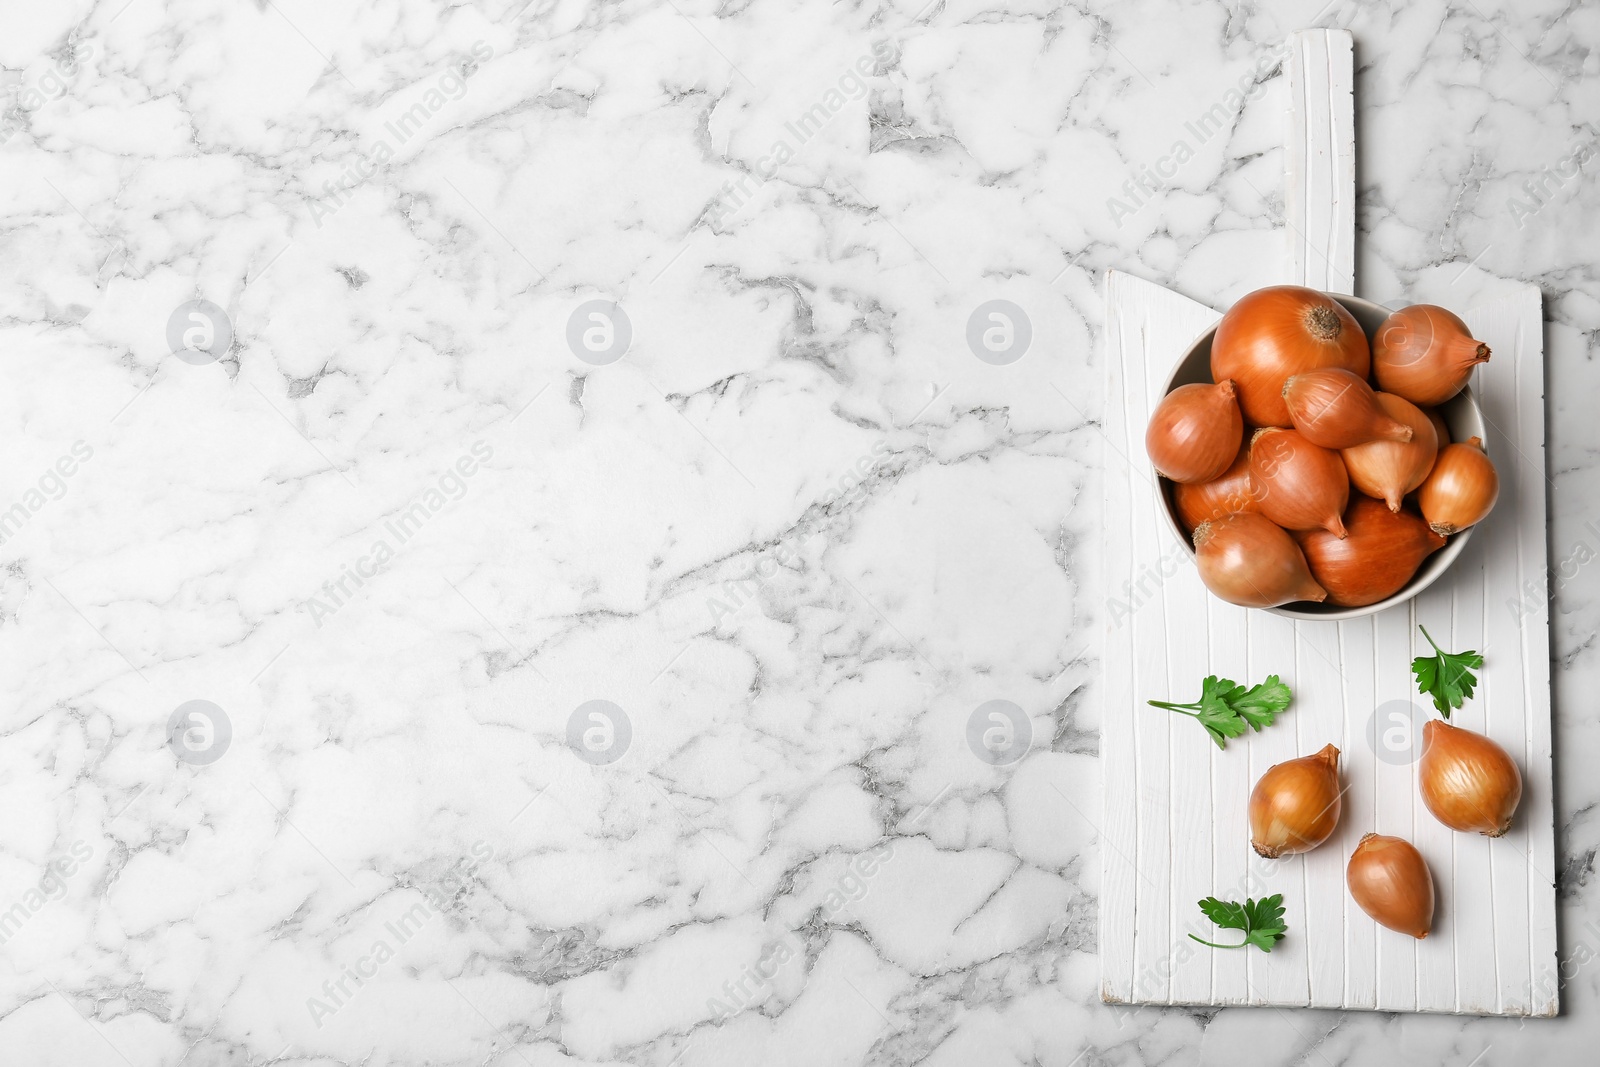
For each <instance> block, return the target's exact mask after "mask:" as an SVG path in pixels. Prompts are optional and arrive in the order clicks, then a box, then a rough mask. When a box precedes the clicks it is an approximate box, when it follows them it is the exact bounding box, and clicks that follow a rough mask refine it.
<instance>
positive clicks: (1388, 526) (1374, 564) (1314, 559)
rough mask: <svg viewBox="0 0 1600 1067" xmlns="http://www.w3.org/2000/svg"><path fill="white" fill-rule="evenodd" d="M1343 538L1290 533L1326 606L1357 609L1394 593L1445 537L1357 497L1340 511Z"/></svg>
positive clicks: (1409, 516) (1402, 513)
mask: <svg viewBox="0 0 1600 1067" xmlns="http://www.w3.org/2000/svg"><path fill="white" fill-rule="evenodd" d="M1344 528H1345V532H1346V536H1345V537H1343V538H1339V537H1335V536H1334V535H1333V534H1331V533H1328V532H1327V531H1326V530H1307V531H1305V532H1302V533H1298V534H1296V535H1295V540H1296V541H1298V542H1300V551H1302V552H1304V553H1305V556H1306V565H1307V566H1309V567H1310V568H1311V576H1312V577H1313V578H1315V579H1316V580H1317V584H1318V585H1320V586H1322V588H1324V589H1326V590H1327V591H1328V600H1327V602H1328V603H1329V604H1338V605H1339V606H1340V607H1346V608H1358V607H1362V606H1364V605H1367V604H1376V603H1377V602H1378V601H1380V600H1383V599H1386V598H1387V597H1391V596H1393V595H1394V594H1396V593H1398V592H1399V591H1400V590H1401V589H1402V588H1404V587H1405V584H1406V583H1407V582H1409V581H1410V580H1411V576H1412V575H1413V574H1416V573H1417V568H1418V567H1420V566H1422V561H1423V560H1425V559H1427V558H1428V557H1429V556H1430V555H1432V554H1433V553H1435V552H1437V551H1438V550H1439V549H1441V548H1443V547H1444V546H1445V539H1444V538H1443V537H1441V536H1440V535H1439V534H1437V533H1435V532H1433V531H1432V530H1430V529H1428V524H1427V523H1425V522H1423V521H1422V520H1421V519H1420V518H1418V517H1417V516H1415V515H1413V514H1412V513H1411V512H1409V511H1390V510H1389V509H1388V507H1386V506H1385V505H1384V503H1383V501H1381V500H1374V499H1372V498H1371V497H1370V496H1362V495H1361V494H1359V493H1357V494H1356V496H1355V498H1354V499H1353V500H1351V501H1350V507H1349V508H1348V509H1347V510H1346V511H1345V513H1344Z"/></svg>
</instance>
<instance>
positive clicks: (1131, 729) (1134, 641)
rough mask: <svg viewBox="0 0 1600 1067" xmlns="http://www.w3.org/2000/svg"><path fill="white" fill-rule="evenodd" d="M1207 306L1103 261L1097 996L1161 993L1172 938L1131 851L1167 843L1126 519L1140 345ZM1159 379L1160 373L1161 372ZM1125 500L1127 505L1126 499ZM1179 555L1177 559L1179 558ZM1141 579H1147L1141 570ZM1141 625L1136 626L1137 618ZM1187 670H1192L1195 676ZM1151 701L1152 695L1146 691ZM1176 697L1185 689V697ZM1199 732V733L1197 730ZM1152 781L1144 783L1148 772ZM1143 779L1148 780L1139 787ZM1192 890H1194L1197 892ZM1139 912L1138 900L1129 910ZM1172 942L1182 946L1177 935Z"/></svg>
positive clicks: (1135, 458) (1136, 481) (1134, 557)
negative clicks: (1146, 820) (1146, 751)
mask: <svg viewBox="0 0 1600 1067" xmlns="http://www.w3.org/2000/svg"><path fill="white" fill-rule="evenodd" d="M1218 318H1219V316H1218V315H1217V313H1216V312H1214V311H1212V310H1211V309H1210V308H1207V307H1204V306H1203V305H1201V304H1197V303H1195V302H1194V301H1192V300H1188V299H1185V298H1184V297H1181V296H1178V295H1177V294H1176V293H1173V292H1171V291H1169V290H1167V289H1163V288H1162V287H1160V286H1158V285H1152V284H1151V283H1149V282H1146V281H1142V280H1141V279H1138V278H1134V277H1132V276H1130V275H1127V274H1123V273H1120V272H1117V271H1112V272H1110V273H1109V274H1108V275H1107V278H1106V327H1105V329H1106V355H1107V358H1106V378H1105V382H1106V403H1105V405H1104V412H1105V415H1104V418H1105V430H1106V435H1105V436H1106V440H1105V493H1106V520H1105V530H1106V543H1105V559H1106V566H1107V575H1108V590H1109V592H1108V596H1107V620H1106V624H1105V635H1106V637H1105V650H1104V654H1105V683H1106V684H1105V691H1106V700H1107V709H1108V710H1107V712H1106V714H1105V715H1104V716H1103V722H1104V726H1103V733H1102V739H1101V759H1102V761H1103V764H1104V780H1105V809H1104V815H1103V820H1102V821H1103V828H1102V847H1101V859H1102V864H1103V874H1102V890H1101V898H1100V904H1101V924H1100V926H1101V959H1102V960H1103V962H1104V971H1103V977H1102V996H1103V997H1104V998H1105V999H1106V1000H1108V1001H1120V1002H1129V1003H1131V1002H1136V1001H1137V1002H1149V1001H1152V1000H1158V1001H1161V1002H1165V1000H1166V998H1167V995H1168V990H1169V981H1168V973H1169V970H1170V958H1171V957H1172V956H1173V955H1174V952H1175V948H1174V939H1173V938H1172V936H1171V934H1172V932H1173V931H1171V930H1170V929H1169V928H1168V923H1169V920H1170V910H1169V908H1168V906H1167V904H1166V903H1164V902H1162V901H1160V900H1159V899H1158V898H1159V897H1160V896H1161V895H1162V894H1164V893H1166V892H1167V889H1166V887H1167V886H1168V884H1169V883H1168V874H1169V872H1170V864H1169V863H1168V862H1167V861H1166V857H1161V862H1160V863H1159V864H1158V865H1157V866H1156V867H1155V869H1154V872H1153V873H1152V872H1148V871H1145V870H1143V869H1141V864H1140V859H1141V856H1150V855H1155V856H1160V852H1159V851H1158V850H1154V849H1153V848H1152V843H1153V842H1155V841H1156V840H1158V839H1159V841H1160V848H1161V849H1165V848H1166V847H1167V839H1166V834H1165V813H1166V811H1167V810H1169V805H1167V804H1166V802H1165V801H1166V796H1167V788H1166V784H1165V781H1164V777H1165V776H1164V771H1165V766H1166V764H1165V760H1164V758H1162V759H1160V760H1159V761H1158V768H1146V767H1144V766H1142V764H1141V762H1140V759H1139V751H1140V742H1141V741H1146V742H1148V741H1149V740H1150V736H1151V733H1153V732H1154V731H1156V730H1157V729H1159V731H1160V732H1161V742H1162V754H1163V757H1164V752H1165V731H1166V730H1167V729H1168V727H1169V725H1170V724H1169V723H1168V722H1167V719H1169V718H1170V716H1163V715H1161V714H1158V709H1155V708H1150V707H1148V706H1144V704H1143V702H1144V701H1145V700H1147V699H1150V697H1151V696H1153V695H1154V694H1153V693H1152V694H1147V693H1145V692H1144V691H1143V690H1144V689H1146V688H1149V687H1147V686H1141V685H1136V684H1135V681H1134V679H1135V675H1136V671H1138V670H1140V669H1142V670H1143V671H1144V673H1143V674H1142V675H1141V677H1143V678H1145V679H1150V680H1152V681H1154V682H1156V684H1157V685H1158V686H1163V685H1165V670H1164V664H1160V663H1159V661H1156V660H1152V657H1151V655H1150V654H1149V653H1148V652H1146V653H1144V654H1142V655H1137V656H1136V651H1135V650H1136V648H1138V647H1139V638H1140V636H1141V634H1142V635H1143V636H1146V637H1148V636H1150V635H1152V634H1155V633H1159V632H1161V631H1163V630H1164V627H1165V620H1164V616H1163V613H1162V612H1161V611H1160V610H1159V609H1153V608H1151V606H1150V605H1149V604H1148V603H1147V595H1146V593H1145V592H1142V591H1141V590H1140V589H1138V588H1137V587H1136V582H1137V581H1138V579H1139V578H1140V577H1141V575H1140V573H1138V572H1140V571H1145V570H1148V569H1149V566H1150V563H1151V561H1152V560H1154V559H1155V558H1157V556H1156V554H1149V553H1148V548H1149V546H1150V545H1151V544H1154V543H1155V541H1154V538H1153V537H1147V539H1146V541H1145V542H1144V551H1145V554H1141V551H1140V550H1139V545H1140V542H1139V538H1138V533H1137V531H1136V526H1140V525H1142V526H1143V527H1145V528H1146V529H1147V530H1148V528H1149V526H1150V522H1149V520H1148V518H1146V519H1145V520H1144V521H1143V523H1139V522H1138V521H1137V520H1138V516H1150V515H1151V514H1152V513H1151V511H1150V507H1151V504H1150V500H1151V499H1152V496H1153V494H1154V492H1155V491H1156V490H1155V481H1154V477H1153V475H1152V473H1151V472H1150V469H1149V466H1148V461H1147V460H1146V458H1145V456H1144V444H1143V439H1144V426H1145V423H1146V422H1147V421H1148V419H1149V414H1150V402H1149V396H1150V387H1149V386H1148V381H1149V376H1148V374H1147V368H1148V367H1149V365H1150V362H1151V354H1152V353H1166V354H1168V355H1167V357H1166V358H1167V360H1168V362H1170V360H1171V358H1172V357H1171V355H1170V354H1171V353H1176V352H1181V351H1183V349H1184V348H1186V347H1187V346H1188V344H1189V342H1191V341H1192V340H1193V339H1194V338H1195V337H1197V336H1199V335H1200V334H1201V333H1202V332H1204V331H1205V330H1206V329H1208V328H1209V327H1211V326H1212V325H1214V324H1215V323H1216V321H1217V319H1218ZM1161 378H1162V379H1164V374H1162V375H1161ZM1135 500H1138V501H1139V503H1138V504H1137V505H1136V504H1135V503H1134V501H1135ZM1187 565H1188V564H1187V563H1186V564H1185V566H1187ZM1144 588H1145V589H1149V588H1150V582H1149V579H1148V578H1147V579H1146V584H1145V587H1144ZM1140 615H1143V616H1145V618H1144V620H1143V626H1144V629H1143V630H1142V631H1140V630H1138V629H1137V627H1138V626H1139V625H1140V621H1141V620H1140V619H1139V618H1138V616H1140ZM1197 680H1198V679H1197ZM1157 699H1161V697H1157ZM1183 699H1189V698H1187V697H1185V698H1183ZM1202 733H1203V731H1202ZM1158 775H1159V779H1158V780H1156V781H1155V782H1152V780H1153V779H1157V777H1158ZM1152 784H1154V785H1155V788H1154V790H1153V791H1150V787H1151V786H1152ZM1156 798H1159V799H1160V800H1161V802H1162V803H1161V812H1162V814H1161V816H1160V817H1158V818H1156V819H1155V820H1154V825H1142V824H1141V820H1140V814H1141V813H1142V812H1146V811H1152V810H1154V808H1155V799H1156ZM1197 899H1198V898H1197ZM1141 905H1144V906H1145V908H1149V909H1151V910H1145V908H1141ZM1183 940H1184V941H1185V942H1186V943H1187V944H1190V945H1192V944H1193V942H1190V941H1188V939H1187V938H1183Z"/></svg>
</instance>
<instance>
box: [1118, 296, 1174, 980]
mask: <svg viewBox="0 0 1600 1067" xmlns="http://www.w3.org/2000/svg"><path fill="white" fill-rule="evenodd" d="M1156 314H1158V312H1157V309H1156V306H1155V305H1154V304H1152V305H1150V307H1149V312H1148V313H1147V315H1146V316H1145V317H1144V318H1142V319H1141V321H1140V324H1139V325H1140V333H1141V334H1142V335H1144V336H1145V337H1146V338H1148V336H1149V334H1150V330H1151V327H1150V319H1151V318H1153V317H1155V315H1156ZM1182 344H1183V342H1181V341H1180V342H1179V345H1182ZM1181 350H1182V349H1181V348H1177V349H1175V351H1181ZM1141 355H1142V356H1143V357H1144V358H1142V359H1140V360H1137V361H1134V360H1130V361H1129V362H1128V365H1127V368H1126V372H1125V373H1126V375H1127V377H1126V384H1127V387H1128V388H1127V393H1126V394H1125V396H1124V398H1123V403H1124V406H1125V407H1126V409H1127V412H1128V424H1129V428H1130V433H1129V439H1130V440H1129V446H1128V457H1129V461H1130V464H1131V466H1132V475H1131V479H1132V481H1133V482H1134V483H1135V484H1134V488H1133V491H1134V493H1135V494H1136V495H1135V497H1134V508H1133V538H1132V541H1133V552H1134V558H1135V559H1136V560H1141V561H1142V560H1155V559H1159V558H1160V557H1161V546H1162V531H1161V529H1160V526H1159V522H1160V518H1159V516H1158V515H1157V513H1156V509H1157V507H1159V499H1158V498H1157V495H1156V494H1157V492H1158V489H1157V486H1156V482H1155V479H1154V475H1153V473H1152V472H1151V471H1150V468H1149V465H1148V464H1149V461H1148V459H1146V458H1145V452H1144V445H1143V437H1142V435H1140V436H1139V438H1138V442H1137V443H1134V441H1133V438H1134V436H1135V435H1134V434H1133V433H1132V432H1131V429H1132V427H1134V426H1138V427H1143V426H1144V425H1145V424H1146V422H1148V420H1149V412H1150V411H1151V410H1152V409H1153V407H1154V404H1153V402H1152V400H1151V397H1152V396H1154V395H1156V394H1157V393H1158V392H1159V389H1160V378H1164V377H1165V375H1164V374H1162V375H1160V378H1157V380H1156V381H1155V382H1154V383H1152V380H1151V379H1152V374H1151V369H1150V364H1151V362H1153V360H1152V358H1151V357H1152V353H1151V351H1150V349H1149V348H1146V349H1145V350H1144V351H1143V352H1142V353H1141ZM1157 358H1159V357H1157ZM1137 573H1138V572H1136V574H1137ZM1135 581H1136V584H1137V578H1136V580H1135ZM1163 597H1164V592H1163V591H1162V590H1161V589H1156V590H1155V591H1154V595H1153V596H1152V597H1151V598H1150V599H1149V601H1148V602H1146V603H1144V604H1142V605H1141V607H1140V608H1139V609H1138V610H1136V611H1135V612H1134V613H1133V615H1132V617H1131V618H1130V619H1129V621H1128V629H1129V632H1130V633H1131V634H1132V636H1133V643H1134V654H1133V665H1134V678H1135V680H1136V682H1137V683H1138V687H1137V688H1136V689H1135V692H1134V706H1133V707H1132V708H1131V709H1129V711H1130V713H1131V714H1132V715H1133V747H1134V755H1135V758H1136V759H1137V760H1138V761H1139V809H1138V810H1139V832H1138V835H1137V840H1136V841H1135V845H1134V847H1135V851H1134V860H1135V862H1136V863H1137V864H1138V866H1139V870H1140V871H1142V872H1149V874H1150V877H1149V878H1140V879H1139V880H1138V881H1137V882H1135V883H1134V887H1133V891H1134V908H1135V914H1136V915H1137V919H1138V922H1137V936H1136V938H1135V941H1134V946H1135V949H1136V962H1137V973H1138V975H1139V986H1140V987H1143V988H1148V989H1149V990H1150V995H1151V996H1152V997H1153V998H1154V999H1157V1000H1160V1001H1162V1002H1164V1003H1171V1001H1172V966H1173V957H1174V955H1175V954H1176V952H1177V946H1176V944H1175V943H1174V941H1175V935H1176V933H1177V928H1176V926H1175V924H1174V923H1173V900H1172V823H1173V818H1174V809H1175V807H1176V805H1175V804H1174V803H1173V794H1172V725H1173V724H1172V720H1173V718H1174V716H1173V715H1171V714H1164V715H1156V714H1145V713H1146V712H1147V711H1148V712H1152V713H1153V712H1155V711H1157V710H1159V709H1156V708H1151V707H1148V706H1146V707H1144V708H1141V707H1139V702H1140V701H1141V700H1145V699H1149V698H1148V697H1145V696H1144V695H1143V694H1144V693H1145V692H1147V691H1148V690H1149V689H1150V688H1151V687H1156V688H1160V689H1166V688H1167V660H1168V652H1167V618H1166V611H1165V610H1164V603H1163ZM1157 699H1166V698H1165V697H1158V698H1157Z"/></svg>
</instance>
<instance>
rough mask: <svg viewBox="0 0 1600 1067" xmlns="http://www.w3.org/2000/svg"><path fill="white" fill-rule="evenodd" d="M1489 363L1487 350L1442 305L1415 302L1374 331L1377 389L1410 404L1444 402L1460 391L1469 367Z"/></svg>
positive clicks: (1468, 375)
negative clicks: (1375, 336) (1404, 399)
mask: <svg viewBox="0 0 1600 1067" xmlns="http://www.w3.org/2000/svg"><path fill="white" fill-rule="evenodd" d="M1488 361H1489V346H1488V345H1486V344H1482V343H1480V342H1478V341H1474V340H1473V339H1472V335H1471V334H1470V333H1468V332H1467V324H1466V323H1464V322H1462V321H1461V320H1460V319H1459V318H1457V317H1456V316H1455V315H1452V314H1451V313H1450V312H1448V311H1446V310H1445V309H1444V308H1442V307H1436V306H1434V305H1433V304H1413V305H1412V306H1411V307H1408V308H1401V309H1400V310H1399V311H1396V312H1395V313H1394V314H1392V315H1390V316H1389V317H1388V318H1387V319H1384V320H1383V325H1382V326H1380V327H1378V334H1377V338H1376V340H1374V342H1373V344H1372V372H1373V376H1374V377H1376V378H1377V379H1378V388H1379V389H1382V390H1383V391H1384V392H1386V393H1393V394H1394V395H1395V396H1401V397H1405V398H1406V399H1407V400H1409V401H1411V402H1412V403H1413V404H1442V403H1444V402H1445V401H1446V400H1449V399H1450V398H1451V397H1453V396H1455V395H1456V394H1457V393H1459V392H1461V387H1462V386H1464V385H1466V384H1467V379H1468V378H1469V377H1471V376H1472V368H1473V367H1476V366H1477V365H1478V364H1480V363H1487V362H1488Z"/></svg>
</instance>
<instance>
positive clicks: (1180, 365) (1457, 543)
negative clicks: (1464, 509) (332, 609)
mask: <svg viewBox="0 0 1600 1067" xmlns="http://www.w3.org/2000/svg"><path fill="white" fill-rule="evenodd" d="M1326 295H1327V296H1329V297H1331V298H1333V299H1334V300H1337V301H1338V302H1339V303H1340V304H1342V305H1344V307H1345V308H1346V310H1348V311H1350V312H1351V314H1353V315H1354V314H1355V313H1356V312H1357V311H1360V312H1362V313H1364V314H1365V315H1366V316H1367V317H1369V318H1380V317H1382V318H1386V317H1388V316H1389V315H1390V314H1392V313H1393V312H1394V311H1397V310H1399V309H1398V308H1391V307H1388V306H1387V305H1384V304H1379V303H1377V302H1376V301H1373V300H1364V299H1362V298H1361V297H1359V296H1349V295H1347V294H1344V293H1328V294H1326ZM1401 306H1402V307H1405V306H1409V305H1401ZM1361 317H1362V316H1361V315H1356V318H1357V320H1358V321H1359V320H1360V319H1361ZM1220 321H1221V320H1220V319H1219V320H1218V322H1220ZM1364 329H1365V327H1364V326H1363V330H1364ZM1216 333H1217V323H1213V324H1212V325H1210V326H1209V327H1207V328H1206V329H1205V330H1202V331H1201V333H1200V335H1199V336H1198V337H1196V338H1195V339H1194V340H1193V341H1191V342H1190V343H1189V345H1188V346H1187V347H1186V348H1185V349H1184V350H1183V353H1182V354H1181V355H1180V356H1179V357H1178V358H1177V359H1176V360H1175V361H1174V362H1173V364H1172V369H1171V370H1170V371H1169V372H1168V373H1167V377H1166V380H1165V382H1164V383H1163V384H1162V388H1161V395H1162V396H1163V397H1164V396H1166V395H1167V394H1168V393H1170V392H1172V390H1173V389H1175V388H1176V387H1177V386H1176V384H1175V383H1176V381H1177V379H1178V378H1179V376H1180V375H1182V374H1183V371H1184V368H1185V367H1186V366H1187V365H1188V363H1189V361H1190V360H1191V359H1193V358H1194V357H1195V354H1196V352H1197V351H1198V350H1199V349H1200V347H1201V346H1202V345H1209V343H1210V342H1211V340H1212V338H1213V337H1215V336H1216ZM1457 398H1461V399H1464V400H1465V401H1466V407H1467V410H1468V411H1469V413H1470V418H1469V420H1468V421H1469V422H1471V423H1474V424H1476V427H1477V432H1478V435H1479V436H1480V437H1484V439H1485V440H1487V436H1486V435H1485V430H1484V426H1485V424H1484V420H1483V408H1482V406H1481V405H1480V404H1479V403H1478V398H1477V395H1476V394H1474V393H1473V391H1472V386H1471V385H1470V384H1469V385H1466V386H1463V387H1462V389H1461V392H1460V393H1457V394H1456V396H1455V397H1452V398H1451V401H1454V400H1455V399H1457ZM1451 401H1447V403H1449V402H1451ZM1452 429H1454V427H1452ZM1452 436H1454V435H1452ZM1147 460H1148V457H1147ZM1150 471H1151V473H1152V474H1154V475H1155V478H1156V488H1157V493H1158V494H1159V496H1160V498H1161V514H1162V515H1163V516H1165V518H1166V520H1167V528H1168V530H1169V531H1170V532H1171V533H1172V535H1173V536H1174V537H1176V538H1177V539H1178V543H1179V544H1180V545H1182V546H1183V550H1184V551H1185V552H1187V553H1188V554H1189V558H1190V559H1191V560H1193V559H1194V557H1195V550H1194V542H1193V541H1192V540H1190V538H1189V535H1188V534H1186V533H1184V530H1183V524H1182V523H1181V522H1179V521H1178V516H1177V514H1176V513H1175V512H1174V510H1173V506H1172V494H1171V493H1170V492H1169V491H1168V490H1167V482H1168V481H1170V479H1168V478H1166V477H1165V476H1164V475H1162V474H1160V473H1159V472H1157V471H1156V470H1155V468H1154V466H1152V467H1151V468H1150ZM1475 529H1477V527H1475V526H1469V527H1467V528H1466V529H1465V530H1462V531H1461V532H1460V533H1456V534H1452V535H1451V536H1450V543H1449V544H1447V545H1445V546H1444V547H1443V548H1441V549H1440V550H1439V551H1438V552H1436V553H1435V554H1434V555H1433V556H1431V557H1430V558H1429V559H1428V560H1426V561H1425V562H1424V564H1423V565H1421V566H1419V568H1418V572H1417V573H1416V574H1414V575H1412V576H1411V580H1410V581H1408V582H1406V584H1405V585H1403V586H1401V587H1400V589H1399V590H1398V591H1396V592H1395V593H1393V594H1392V595H1390V596H1388V597H1385V598H1384V599H1383V600H1380V601H1378V602H1376V603H1373V604H1366V605H1363V606H1361V607H1354V608H1340V607H1332V608H1329V609H1321V608H1320V607H1319V608H1318V609H1317V610H1314V611H1308V610H1297V609H1296V608H1295V607H1294V605H1295V604H1303V603H1307V602H1306V601H1298V600H1297V601H1293V602H1291V603H1289V604H1280V605H1278V606H1277V607H1273V608H1247V609H1246V610H1249V611H1269V612H1271V613H1272V614H1274V615H1281V616H1283V617H1284V618H1288V619H1305V620H1308V621H1313V622H1339V621H1341V620H1344V619H1359V618H1363V617H1365V616H1367V615H1376V614H1378V613H1379V612H1380V611H1385V610H1387V609H1389V608H1392V607H1395V606H1396V605H1399V604H1404V603H1407V602H1408V601H1410V600H1412V599H1414V598H1415V597H1416V596H1417V594H1419V593H1421V592H1422V591H1423V590H1425V589H1427V588H1428V587H1429V586H1431V585H1433V583H1434V582H1436V581H1438V580H1439V578H1440V576H1442V575H1443V574H1444V573H1445V571H1447V570H1449V569H1450V567H1451V566H1452V565H1453V564H1454V563H1455V561H1456V559H1457V558H1458V557H1459V556H1460V555H1461V553H1462V552H1464V551H1465V550H1466V547H1467V541H1468V540H1469V539H1470V538H1471V537H1472V532H1473V530H1475ZM1424 570H1425V571H1426V573H1424ZM1206 592H1207V594H1208V595H1210V596H1216V594H1215V593H1212V592H1211V591H1210V590H1209V589H1208V590H1206ZM1219 599H1220V598H1219Z"/></svg>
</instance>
